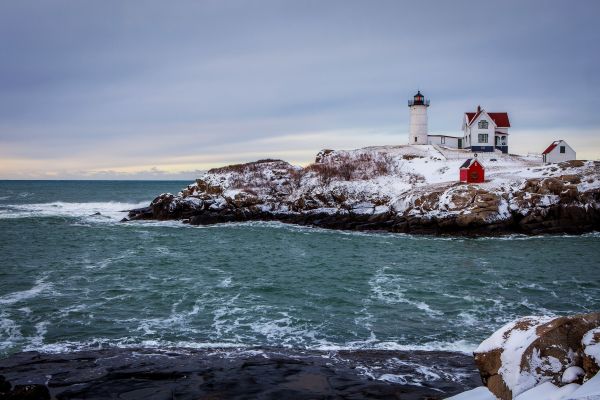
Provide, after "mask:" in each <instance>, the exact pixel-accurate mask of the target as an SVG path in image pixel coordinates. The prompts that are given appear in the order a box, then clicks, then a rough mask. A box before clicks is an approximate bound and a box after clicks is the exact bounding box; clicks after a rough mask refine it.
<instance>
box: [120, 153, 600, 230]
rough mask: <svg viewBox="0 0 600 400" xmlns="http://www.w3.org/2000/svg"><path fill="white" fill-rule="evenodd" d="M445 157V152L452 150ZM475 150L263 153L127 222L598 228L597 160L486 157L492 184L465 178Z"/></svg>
mask: <svg viewBox="0 0 600 400" xmlns="http://www.w3.org/2000/svg"><path fill="white" fill-rule="evenodd" d="M446 156H448V154H446ZM469 156H470V154H469V153H462V152H460V151H457V152H456V157H455V158H452V159H450V160H448V159H446V157H444V155H442V154H441V153H439V152H437V150H436V149H434V148H433V147H430V146H396V147H379V148H365V149H360V150H354V151H332V150H324V151H321V152H320V153H319V154H318V155H317V157H316V160H315V163H313V164H311V165H309V166H307V167H306V168H301V167H296V166H292V165H290V164H288V163H286V162H284V161H281V160H260V161H256V162H252V163H248V164H239V165H231V166H227V167H223V168H216V169H212V170H210V171H208V172H207V173H205V174H204V175H203V176H201V177H200V178H199V179H197V180H196V182H195V183H193V184H191V185H189V186H188V187H187V188H184V189H183V190H182V191H181V192H180V193H179V194H177V195H172V194H168V193H165V194H161V195H160V196H158V197H157V198H156V199H154V201H152V203H151V204H150V206H149V207H146V208H142V209H137V210H132V211H131V212H130V219H158V220H166V219H181V220H183V221H184V222H187V223H191V224H212V223H219V222H232V221H248V220H278V221H282V222H289V223H296V224H304V225H315V226H320V227H324V228H334V229H356V230H386V231H392V232H407V233H408V232H411V233H436V234H438V233H464V234H469V233H510V232H519V233H528V234H539V233H561V232H567V233H582V232H587V231H592V230H599V229H600V163H599V162H593V161H585V162H584V161H573V162H567V163H561V164H553V165H540V164H539V162H536V161H534V160H531V159H527V158H523V157H517V156H504V157H498V158H497V159H496V160H490V159H488V160H485V159H484V160H482V162H483V164H484V166H485V167H486V182H485V183H482V184H476V185H475V184H463V183H459V182H458V172H459V166H460V164H462V162H463V161H464V159H465V158H467V157H469Z"/></svg>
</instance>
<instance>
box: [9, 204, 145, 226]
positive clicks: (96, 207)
mask: <svg viewBox="0 0 600 400" xmlns="http://www.w3.org/2000/svg"><path fill="white" fill-rule="evenodd" d="M149 203H150V202H149V201H145V202H141V203H122V202H112V201H110V202H89V203H68V202H62V201H55V202H52V203H32V204H7V205H3V206H0V219H16V218H40V217H41V218H44V217H67V218H87V219H91V220H95V221H97V222H100V221H114V220H120V219H122V218H123V217H126V216H127V211H128V210H131V209H133V208H140V207H145V206H147V205H148V204H149Z"/></svg>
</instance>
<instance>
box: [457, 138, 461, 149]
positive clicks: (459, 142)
mask: <svg viewBox="0 0 600 400" xmlns="http://www.w3.org/2000/svg"><path fill="white" fill-rule="evenodd" d="M458 148H459V149H462V139H458Z"/></svg>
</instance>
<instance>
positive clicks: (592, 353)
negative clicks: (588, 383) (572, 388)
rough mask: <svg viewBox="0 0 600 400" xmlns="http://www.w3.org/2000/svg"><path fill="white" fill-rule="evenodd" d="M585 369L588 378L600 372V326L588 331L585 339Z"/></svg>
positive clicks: (582, 341)
mask: <svg viewBox="0 0 600 400" xmlns="http://www.w3.org/2000/svg"><path fill="white" fill-rule="evenodd" d="M581 344H582V345H583V353H584V357H583V369H584V370H585V377H586V379H590V378H591V377H592V376H594V375H597V374H598V372H600V328H595V329H592V330H590V331H589V332H587V333H586V334H585V335H584V336H583V339H581Z"/></svg>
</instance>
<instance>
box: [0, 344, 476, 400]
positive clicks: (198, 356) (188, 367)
mask: <svg viewBox="0 0 600 400" xmlns="http://www.w3.org/2000/svg"><path fill="white" fill-rule="evenodd" d="M0 375H2V376H3V377H4V379H5V380H4V381H2V382H3V386H2V385H0V390H1V389H2V388H5V389H6V388H9V391H8V392H4V393H3V392H0V399H2V400H5V399H13V398H28V399H29V398H31V399H38V398H39V399H46V398H53V399H83V398H85V399H111V398H112V399H443V398H446V397H449V396H451V395H454V394H457V393H460V392H462V391H464V390H467V389H470V388H473V387H476V386H478V385H480V380H479V374H478V373H477V370H476V368H475V365H474V363H473V359H472V357H470V356H468V355H464V354H460V353H451V352H423V351H416V352H399V351H373V350H368V351H366V350H365V351H336V352H324V351H291V350H281V349H254V350H249V349H221V350H219V349H212V350H189V349H168V350H167V349H162V350H157V349H106V350H95V351H79V352H73V353H64V354H40V353H37V352H24V353H18V354H14V355H12V356H10V357H8V358H5V359H2V360H0ZM0 380H1V379H0ZM10 385H12V387H13V391H14V390H17V389H18V390H29V393H30V394H31V393H33V395H35V396H38V397H11V396H12V393H13V392H11V391H10V387H11V386H10ZM25 386H27V387H28V388H29V389H24V388H25ZM21 393H24V392H21ZM44 396H46V397H44Z"/></svg>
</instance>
